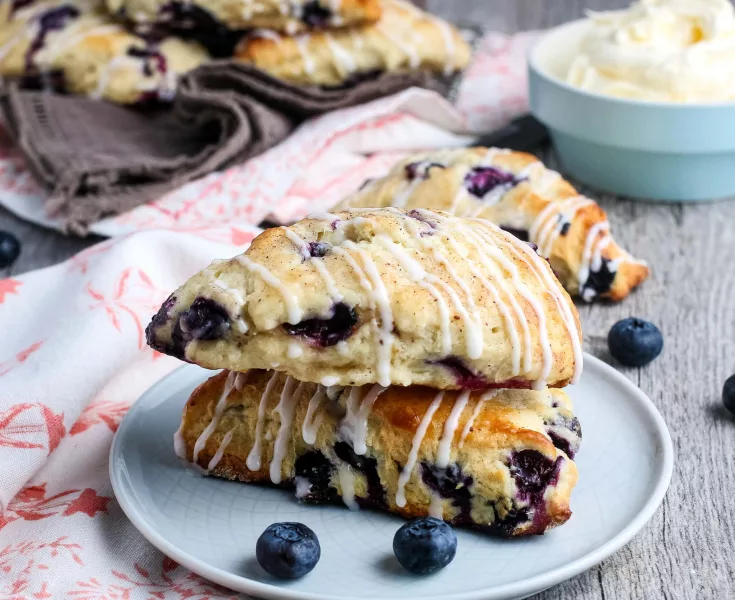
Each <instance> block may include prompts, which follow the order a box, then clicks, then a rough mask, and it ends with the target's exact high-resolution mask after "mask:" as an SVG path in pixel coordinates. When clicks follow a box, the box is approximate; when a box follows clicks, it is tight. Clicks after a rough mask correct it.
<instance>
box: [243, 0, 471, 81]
mask: <svg viewBox="0 0 735 600" xmlns="http://www.w3.org/2000/svg"><path fill="white" fill-rule="evenodd" d="M382 5H383V12H382V16H381V18H380V20H379V21H377V22H376V23H369V24H366V25H360V26H357V27H352V28H349V29H342V30H336V31H332V30H328V31H326V30H325V31H317V32H312V33H302V34H299V35H295V36H294V35H274V34H273V33H272V32H263V31H255V32H253V33H251V34H250V35H247V36H245V37H244V38H243V40H242V42H241V43H240V44H239V46H238V47H237V49H236V50H235V55H234V58H235V60H239V61H242V62H246V63H249V64H252V65H254V66H256V67H258V68H259V69H262V70H263V71H266V72H267V73H270V74H271V75H273V76H275V77H277V78H279V79H284V80H286V81H290V82H292V83H296V84H300V85H320V86H324V87H340V86H344V85H345V84H347V83H348V82H350V83H354V82H356V81H359V80H360V79H361V78H363V77H367V76H374V74H376V73H382V72H390V73H399V72H405V71H416V70H426V71H431V72H434V73H438V74H444V75H450V74H452V73H455V72H457V71H461V70H462V69H464V68H465V67H466V66H467V64H468V63H469V60H470V48H469V45H468V44H467V42H466V41H465V40H464V39H463V38H462V36H461V34H460V33H459V31H458V30H457V29H456V28H454V27H453V26H452V25H450V24H449V23H447V22H446V21H444V20H443V19H440V18H439V17H436V16H434V15H431V14H429V13H426V12H424V11H422V10H419V9H418V8H416V7H415V6H413V5H412V4H410V3H409V2H402V1H400V0H383V2H382Z"/></svg>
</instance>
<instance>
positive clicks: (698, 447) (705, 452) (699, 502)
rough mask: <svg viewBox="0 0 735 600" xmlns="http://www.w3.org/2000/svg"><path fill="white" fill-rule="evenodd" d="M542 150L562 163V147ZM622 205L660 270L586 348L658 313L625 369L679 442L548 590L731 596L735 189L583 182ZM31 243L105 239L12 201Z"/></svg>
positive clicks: (438, 1)
mask: <svg viewBox="0 0 735 600" xmlns="http://www.w3.org/2000/svg"><path fill="white" fill-rule="evenodd" d="M425 3H426V5H427V6H428V7H429V9H431V10H433V11H434V12H437V13H440V14H443V15H445V16H447V17H450V18H456V19H461V20H462V21H466V20H468V19H471V20H475V21H478V22H481V23H484V24H487V25H489V26H491V27H493V28H496V29H500V30H503V31H509V32H512V31H518V30H524V29H535V28H541V27H548V26H550V25H555V24H558V23H561V22H564V21H567V20H570V19H572V18H577V17H579V16H581V15H582V14H583V10H584V8H613V7H616V6H623V5H624V4H625V2H624V1H621V0H595V1H587V2H583V1H582V0H427V1H426V2H425ZM542 158H543V159H544V160H545V161H546V162H547V164H550V166H555V162H554V156H553V153H551V152H550V151H549V152H545V153H544V154H543V155H542ZM583 191H584V192H585V193H588V194H589V195H590V196H591V197H593V198H595V199H597V200H598V201H599V202H600V204H601V205H602V206H603V207H604V208H605V210H606V211H607V212H608V215H609V217H610V221H611V223H612V226H613V230H614V232H615V235H616V237H617V239H618V241H619V242H620V243H621V245H622V246H623V247H625V248H627V249H629V250H630V251H631V252H632V253H634V254H635V255H636V256H639V257H642V258H645V259H646V260H648V262H649V263H650V265H651V267H652V270H653V274H652V277H651V279H650V280H649V281H647V282H646V283H645V284H644V285H643V287H642V288H641V289H640V290H639V291H637V292H636V293H634V294H633V295H632V296H631V297H630V298H628V299H627V300H625V301H624V302H622V303H619V304H614V305H610V304H593V305H589V306H587V305H580V312H581V316H582V321H583V325H584V331H585V346H586V350H587V351H589V352H591V353H593V354H595V355H597V356H599V357H601V358H603V359H604V360H607V361H610V362H612V363H613V364H614V361H612V359H611V358H610V356H609V355H608V353H607V346H606V341H605V340H606V336H607V332H608V330H609V329H610V326H611V325H612V324H613V323H614V322H615V321H617V320H618V319H621V318H623V317H627V316H632V315H635V316H639V317H642V318H645V319H649V320H651V321H653V322H654V323H656V324H658V326H659V327H660V328H661V330H662V331H663V334H664V336H665V347H664V352H663V354H662V356H661V357H660V358H658V359H657V360H656V361H655V362H653V363H652V364H651V365H649V366H647V367H645V368H641V369H621V370H622V371H623V373H625V374H626V375H627V376H628V377H629V378H630V379H631V380H632V381H633V382H635V383H636V384H637V385H638V386H640V387H641V389H643V391H644V392H646V393H647V394H648V395H649V396H650V397H651V398H652V399H653V401H654V403H655V404H656V406H658V408H659V410H660V411H661V413H662V414H663V416H664V419H665V420H666V422H667V424H668V426H669V429H670V431H671V435H672V437H673V440H674V447H675V450H676V455H677V456H676V464H675V470H674V478H673V481H672V485H671V488H670V490H669V492H668V494H667V496H666V498H665V500H664V502H663V505H662V507H661V509H660V510H658V512H657V513H656V515H655V516H654V517H653V519H652V520H651V522H650V523H649V524H648V525H647V526H646V527H645V528H644V529H643V531H642V532H641V533H640V534H639V535H638V536H636V537H635V539H634V540H633V541H632V542H631V543H629V544H628V545H627V546H626V547H625V548H623V549H622V550H620V551H619V552H617V553H615V554H614V555H613V556H612V557H610V558H608V559H607V560H605V561H604V562H603V563H602V564H600V565H599V566H597V567H595V568H593V569H591V570H589V571H587V572H586V573H584V574H582V575H579V576H578V577H575V578H574V579H571V580H570V581H567V582H565V583H563V584H561V585H558V586H556V587H554V588H552V589H550V590H547V591H546V592H544V593H542V594H539V595H537V596H536V597H535V598H536V599H537V600H566V599H571V598H574V599H576V600H655V599H659V598H661V599H665V600H679V599H682V600H690V599H691V600H695V599H696V600H703V599H709V598H712V599H716V600H720V599H722V600H727V599H733V598H735V559H734V557H735V419H733V418H732V416H731V415H729V414H728V413H727V412H726V411H725V410H724V408H723V407H722V404H721V400H720V394H721V389H722V384H723V382H724V381H725V379H726V378H727V377H728V376H729V375H730V374H732V373H733V372H735V294H734V293H733V290H735V233H734V232H733V227H734V225H735V200H733V201H724V202H719V203H701V204H679V203H674V204H648V203H637V202H631V201H627V200H623V199H619V198H615V197H613V196H609V195H600V194H597V193H595V192H594V191H591V190H585V189H583ZM0 229H6V230H10V231H13V232H15V233H16V234H17V235H18V236H19V237H20V238H21V239H22V241H23V254H22V255H21V258H20V260H19V261H18V262H17V263H16V265H15V266H14V267H13V268H12V269H11V270H9V271H6V272H3V271H0V277H2V276H7V275H13V274H17V273H22V272H24V271H28V270H30V269H34V268H38V267H43V266H47V265H50V264H54V263H56V262H59V261H61V260H64V259H66V258H68V257H69V256H71V255H72V254H73V253H75V252H77V251H79V250H81V249H82V248H84V247H86V246H87V245H89V244H91V243H93V242H95V241H98V240H96V239H95V240H90V239H87V240H81V239H75V238H66V237H64V236H62V235H60V234H57V233H53V232H49V231H46V230H43V229H41V228H39V227H36V226H34V225H30V224H27V223H24V222H22V221H20V220H19V219H17V218H15V217H13V216H11V215H10V214H8V213H7V212H6V211H0Z"/></svg>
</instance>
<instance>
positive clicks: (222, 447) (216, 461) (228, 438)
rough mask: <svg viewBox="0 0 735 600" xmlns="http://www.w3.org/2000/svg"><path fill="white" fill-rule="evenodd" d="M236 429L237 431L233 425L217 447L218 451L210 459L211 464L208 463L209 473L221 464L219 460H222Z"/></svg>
mask: <svg viewBox="0 0 735 600" xmlns="http://www.w3.org/2000/svg"><path fill="white" fill-rule="evenodd" d="M234 431H235V428H234V427H233V428H232V429H230V430H229V431H228V432H227V433H226V434H225V436H224V437H223V438H222V441H221V442H220V444H219V447H218V448H217V452H215V453H214V456H213V457H212V460H210V461H209V464H208V465H207V473H209V472H210V471H212V470H213V469H214V468H215V467H216V466H217V465H218V464H219V461H221V460H222V456H223V455H224V453H225V450H227V446H229V445H230V442H231V441H232V435H233V432H234Z"/></svg>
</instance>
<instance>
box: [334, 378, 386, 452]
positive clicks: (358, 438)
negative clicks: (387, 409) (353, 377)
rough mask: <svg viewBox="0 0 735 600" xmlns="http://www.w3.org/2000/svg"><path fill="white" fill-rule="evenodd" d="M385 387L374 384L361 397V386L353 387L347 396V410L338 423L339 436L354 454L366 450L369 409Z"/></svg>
mask: <svg viewBox="0 0 735 600" xmlns="http://www.w3.org/2000/svg"><path fill="white" fill-rule="evenodd" d="M386 389H387V388H385V387H383V386H382V385H380V384H377V383H376V384H375V385H374V386H373V387H371V388H370V391H368V393H367V394H365V397H364V398H362V388H359V387H353V388H351V389H350V395H349V396H348V398H347V411H346V413H345V416H344V418H343V419H342V421H341V423H340V425H339V433H340V437H341V438H342V439H343V440H345V441H347V442H350V443H351V445H352V449H353V450H354V451H355V454H358V455H360V456H363V455H364V454H365V453H366V452H367V428H368V427H367V425H368V418H369V417H370V411H371V410H372V408H373V405H374V404H375V401H376V400H377V399H378V397H379V396H380V394H382V393H383V392H384V391H385V390H386Z"/></svg>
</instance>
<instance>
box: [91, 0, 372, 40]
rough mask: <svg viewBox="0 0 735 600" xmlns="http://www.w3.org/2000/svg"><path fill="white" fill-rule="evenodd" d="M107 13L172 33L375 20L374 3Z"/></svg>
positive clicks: (233, 4)
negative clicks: (215, 27) (169, 30)
mask: <svg viewBox="0 0 735 600" xmlns="http://www.w3.org/2000/svg"><path fill="white" fill-rule="evenodd" d="M106 2H107V6H108V8H109V10H110V12H111V13H112V14H115V15H117V16H118V17H121V18H124V19H127V20H129V21H131V22H133V23H135V24H137V25H154V26H156V27H167V28H169V29H171V30H174V31H181V30H186V31H191V32H194V33H198V32H201V31H211V29H212V26H213V24H216V26H217V27H220V28H222V29H230V30H241V29H256V28H262V29H267V30H273V31H280V32H284V33H289V34H295V33H298V32H301V31H309V30H314V29H326V28H334V27H346V26H353V25H358V24H362V23H370V22H373V21H376V20H377V19H378V18H379V17H380V14H381V2H380V0H341V1H340V2H333V1H331V0H289V1H288V2H284V1H283V0H106Z"/></svg>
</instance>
